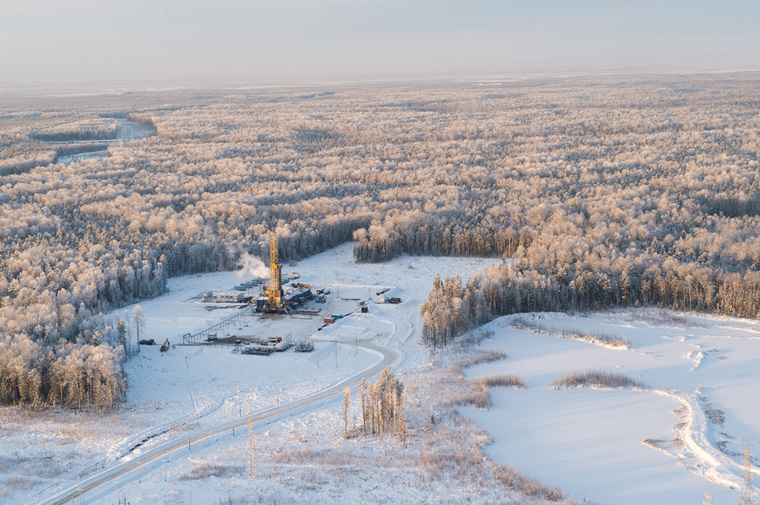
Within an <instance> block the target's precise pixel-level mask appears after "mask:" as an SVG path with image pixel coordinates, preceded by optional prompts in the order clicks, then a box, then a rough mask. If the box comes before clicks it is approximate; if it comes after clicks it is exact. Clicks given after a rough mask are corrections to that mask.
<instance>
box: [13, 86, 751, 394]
mask: <svg viewBox="0 0 760 505" xmlns="http://www.w3.org/2000/svg"><path fill="white" fill-rule="evenodd" d="M758 84H760V76H758V75H754V74H737V75H709V76H677V77H662V78H656V79H655V78H652V79H639V80H634V79H629V80H621V79H595V80H555V81H535V82H533V81H526V82H520V83H504V84H500V85H490V86H473V85H457V86H453V85H452V86H448V87H445V86H441V87H423V86H408V87H403V88H392V87H377V88H362V89H349V88H340V87H339V88H335V89H329V90H327V89H325V90H318V91H315V92H306V91H303V90H297V91H293V90H276V89H275V90H272V89H270V90H228V91H171V92H154V93H147V92H146V93H140V94H124V95H114V96H99V97H73V98H56V99H54V100H53V99H19V100H16V101H10V100H6V101H5V102H3V103H0V207H1V209H2V212H1V213H0V238H1V240H0V299H1V300H2V302H1V303H0V334H2V335H3V337H2V338H3V339H4V340H1V341H0V343H2V347H0V348H2V350H3V356H0V378H1V379H2V380H1V381H0V382H2V384H0V400H1V401H4V402H9V403H22V402H23V403H24V404H29V405H41V404H44V403H52V402H56V403H61V399H62V397H64V396H65V398H63V403H64V404H66V405H77V406H78V407H79V408H83V407H82V406H81V402H82V401H86V398H87V397H86V395H85V394H84V393H85V392H87V391H90V389H88V388H89V386H88V384H95V383H96V382H98V381H100V382H98V383H99V384H104V386H103V387H96V386H92V390H91V392H90V393H88V394H91V395H92V398H93V399H92V400H91V401H92V402H96V400H94V398H95V397H98V395H100V396H102V395H105V394H106V392H108V394H109V395H111V396H110V397H109V398H114V399H116V400H117V399H118V396H119V394H120V392H121V391H123V388H124V387H125V384H124V381H123V380H122V378H121V375H120V373H121V372H120V360H121V359H122V353H121V352H120V351H118V348H119V346H120V345H121V343H122V340H123V332H124V331H127V332H131V331H134V328H133V326H134V322H133V321H132V320H131V319H130V318H129V317H126V316H125V317H124V318H122V319H121V320H120V321H121V322H120V321H119V320H113V318H106V317H104V316H102V315H101V314H102V313H105V312H106V311H108V310H110V309H113V308H117V307H121V306H124V305H126V304H129V303H134V302H135V301H139V300H142V299H145V298H150V297H154V296H156V295H159V294H161V293H163V292H164V291H165V290H166V280H167V278H168V277H172V276H176V275H180V274H185V273H193V272H206V271H214V270H223V269H232V268H235V267H236V266H237V262H238V258H239V257H240V255H241V254H242V253H243V252H249V253H252V254H257V255H266V254H267V252H268V243H267V238H266V232H267V231H268V230H270V229H276V231H277V233H278V236H279V243H280V257H281V259H283V260H284V261H286V262H287V261H289V260H293V259H297V258H302V257H307V256H310V255H313V254H315V253H317V252H320V251H324V250H326V249H328V248H331V247H334V246H335V245H337V244H339V243H342V242H345V241H348V240H353V241H354V254H355V257H356V259H357V260H360V261H383V260H386V259H389V258H392V257H394V256H396V255H398V254H400V253H404V252H405V253H409V254H416V255H477V256H495V257H498V256H503V257H505V258H506V257H513V258H514V267H509V266H507V265H505V266H500V267H496V268H494V269H492V270H490V271H488V272H484V273H483V275H482V276H480V277H479V278H474V279H471V280H469V281H466V282H464V283H463V282H462V281H461V280H456V279H455V280H451V279H450V280H448V281H446V280H441V281H439V282H437V283H436V284H435V286H434V289H433V291H432V292H431V295H430V303H428V304H426V305H425V306H424V307H423V314H424V316H425V320H426V323H427V324H426V330H425V338H426V340H428V342H430V343H431V344H433V345H442V344H444V343H445V342H446V341H448V340H449V339H450V338H452V337H453V335H455V334H457V333H459V332H461V331H463V330H464V329H467V328H470V327H472V326H473V325H475V324H480V323H482V322H484V321H487V320H488V319H490V318H491V317H494V316H497V315H501V314H507V313H511V312H517V311H525V310H545V309H550V310H565V309H589V308H595V307H604V306H611V305H622V306H626V305H631V306H633V305H650V304H656V305H662V306H666V307H674V308H685V309H695V310H705V311H718V312H722V313H726V314H734V315H741V316H749V317H756V316H757V315H758V313H760V273H759V270H760V233H758V231H759V227H760V204H759V203H758V202H759V201H760V170H759V167H758V149H759V145H760V117H759V116H758V105H759V104H760V95H759V94H758V89H760V88H759V87H758ZM127 115H128V116H129V117H130V118H131V119H133V120H136V121H144V122H152V123H153V124H154V125H155V127H156V130H157V136H155V137H152V138H149V139H146V140H143V141H140V142H135V143H131V144H128V145H116V146H112V147H110V148H109V156H108V157H107V158H105V159H103V160H96V161H85V162H82V163H72V164H69V165H62V164H55V163H53V162H54V160H55V159H56V157H57V155H58V154H59V151H58V150H57V149H58V148H54V147H51V145H49V144H45V143H44V142H42V141H51V140H56V141H63V140H71V141H72V142H75V141H82V140H95V139H100V138H107V137H108V136H110V135H112V134H113V132H112V128H115V126H114V124H115V120H114V119H113V118H115V117H126V116H127ZM120 328H121V331H120ZM22 341H23V342H24V343H23V345H21V344H19V342H22ZM27 341H28V342H27ZM71 344H75V345H71ZM103 346H109V347H114V348H115V349H116V350H113V351H112V352H111V353H110V354H108V356H110V357H106V354H107V353H104V352H102V353H99V351H97V349H96V348H97V347H103ZM77 348H81V349H83V351H81V352H85V353H91V354H93V355H95V354H97V355H98V356H100V357H99V359H98V360H88V359H84V360H80V361H82V362H84V363H101V364H102V366H98V370H97V371H92V372H85V371H82V370H80V376H81V377H82V379H81V380H79V381H73V382H71V384H81V386H79V387H80V388H81V389H82V392H81V393H80V392H77V389H76V386H74V387H73V389H71V393H70V394H67V393H63V394H62V395H56V394H55V391H56V390H58V391H59V392H60V384H62V383H61V382H60V380H59V379H56V378H55V374H53V373H51V370H54V369H55V367H54V364H55V363H57V361H56V360H57V359H58V358H59V357H60V358H61V359H64V357H65V356H69V355H70V354H71V353H73V352H74V349H77ZM77 352H79V351H77ZM76 361H77V360H75V359H73V358H72V359H71V362H72V363H74V362H76ZM93 366H94V365H93ZM75 368H76V367H75V366H74V365H72V369H75ZM17 377H20V378H21V379H17ZM105 377H108V379H105ZM56 381H58V382H56ZM105 385H107V386H108V387H106V386H105ZM117 385H118V387H117ZM101 390H102V391H101ZM98 401H99V400H98Z"/></svg>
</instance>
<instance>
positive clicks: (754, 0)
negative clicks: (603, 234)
mask: <svg viewBox="0 0 760 505" xmlns="http://www.w3.org/2000/svg"><path fill="white" fill-rule="evenodd" d="M642 65H645V66H652V65H656V66H662V67H660V68H663V69H667V68H674V69H679V68H684V67H685V68H698V69H700V70H709V69H716V70H727V69H732V68H737V69H755V70H760V0H722V1H715V0H711V1H706V0H690V1H686V0H631V1H616V0H598V1H597V0H517V1H513V0H469V1H464V0H269V1H259V0H213V1H212V0H0V83H27V82H28V83H35V82H46V83H57V82H60V83H69V82H80V81H81V82H86V81H98V82H100V81H121V80H129V81H148V80H196V81H197V80H200V81H211V80H214V81H224V80H228V79H229V80H243V81H250V82H251V83H258V82H267V81H271V80H280V81H294V80H329V79H334V80H345V79H350V78H359V79H373V78H378V77H379V78H382V77H384V76H387V77H403V76H410V77H414V76H434V75H447V74H448V75H451V74H461V73H490V74H514V73H518V74H519V73H520V72H523V71H529V70H549V71H554V72H562V71H565V70H572V69H590V68H597V69H598V68H601V69H619V68H625V67H630V66H642Z"/></svg>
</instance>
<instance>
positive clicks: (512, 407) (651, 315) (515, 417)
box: [467, 309, 760, 505]
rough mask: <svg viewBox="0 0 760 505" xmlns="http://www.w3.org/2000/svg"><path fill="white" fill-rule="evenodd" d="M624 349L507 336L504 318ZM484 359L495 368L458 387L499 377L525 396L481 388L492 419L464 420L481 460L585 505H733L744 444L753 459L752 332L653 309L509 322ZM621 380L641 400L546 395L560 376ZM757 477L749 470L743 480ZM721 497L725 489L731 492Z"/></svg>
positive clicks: (524, 333)
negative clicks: (483, 453) (495, 355)
mask: <svg viewBox="0 0 760 505" xmlns="http://www.w3.org/2000/svg"><path fill="white" fill-rule="evenodd" d="M516 317H517V318H522V319H526V318H527V319H532V320H534V321H540V322H541V323H542V325H543V326H550V327H555V328H558V329H564V330H568V329H569V330H570V331H579V332H585V333H588V334H591V333H593V332H599V331H601V332H604V333H607V334H612V335H615V336H618V337H621V338H625V339H629V340H630V341H631V342H632V345H631V348H629V349H613V348H609V347H605V346H603V345H595V344H593V343H588V342H582V341H578V340H567V339H563V338H559V337H558V336H556V335H551V334H545V333H538V332H536V331H531V330H530V329H526V328H524V327H521V329H517V328H515V327H514V326H513V324H512V320H513V319H515V318H516ZM487 328H489V329H492V330H494V332H495V334H494V336H493V338H492V339H491V340H486V341H485V342H484V344H483V345H484V347H485V348H487V349H498V350H500V351H503V352H506V353H507V355H508V357H507V359H505V360H502V361H498V362H494V363H489V364H483V365H479V366H477V367H473V368H471V369H470V370H469V371H468V376H470V377H479V376H484V375H491V374H495V373H511V374H516V375H518V376H520V377H522V378H523V379H524V380H525V383H526V386H527V388H526V389H525V390H512V389H504V388H499V389H493V390H492V391H491V394H492V398H493V404H494V406H493V408H492V409H491V410H488V411H483V410H475V409H467V413H468V414H469V415H471V416H472V417H473V418H474V419H475V420H477V421H478V422H479V423H481V424H482V425H483V426H484V427H485V428H486V429H487V430H488V431H489V432H491V433H493V434H494V444H493V446H491V447H489V449H488V452H489V453H490V454H491V455H493V456H494V457H496V459H498V460H500V461H506V462H511V463H514V464H515V466H516V467H518V468H519V469H520V470H522V471H524V472H525V473H527V474H529V475H531V476H534V477H536V478H538V479H540V480H542V481H544V482H546V483H548V484H553V485H557V486H559V487H560V488H562V489H563V490H565V491H566V492H568V493H571V494H573V495H575V496H583V497H586V498H588V499H590V500H591V501H593V502H596V503H615V504H640V503H650V504H653V505H654V504H672V503H701V502H702V501H703V499H704V493H705V492H709V493H711V495H712V497H713V500H714V503H730V502H733V501H735V500H736V499H737V498H738V497H739V490H740V489H741V485H742V479H743V470H744V469H743V455H742V450H743V448H744V441H745V438H749V440H750V443H751V444H752V445H753V449H754V452H755V453H757V446H756V443H757V440H758V439H759V437H758V436H759V435H760V419H759V418H758V417H757V415H756V413H757V412H758V409H760V399H759V398H758V397H757V395H756V394H755V391H756V384H757V380H758V369H757V362H758V361H757V360H758V359H760V325H759V324H758V323H757V322H756V321H750V320H741V319H736V318H728V317H720V316H707V315H695V314H674V313H672V312H669V311H663V310H656V309H641V310H630V311H620V312H613V313H605V314H593V315H579V316H569V315H565V314H532V315H527V316H526V315H521V316H509V317H505V318H501V319H499V320H496V321H494V322H492V323H490V324H489V325H488V326H487ZM586 370H603V371H610V372H621V373H622V374H624V375H625V376H627V377H630V378H631V379H634V380H638V381H640V382H643V383H645V384H647V385H648V386H649V389H648V390H645V391H640V390H630V389H626V390H623V389H612V390H600V389H592V388H587V387H586V388H579V389H565V388H560V389H556V390H553V389H550V388H549V385H550V382H551V381H552V380H553V379H555V378H557V377H560V376H563V375H565V374H567V373H569V372H574V371H577V372H584V371H586ZM753 472H754V473H755V474H757V470H756V469H753ZM732 488H733V489H732Z"/></svg>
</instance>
